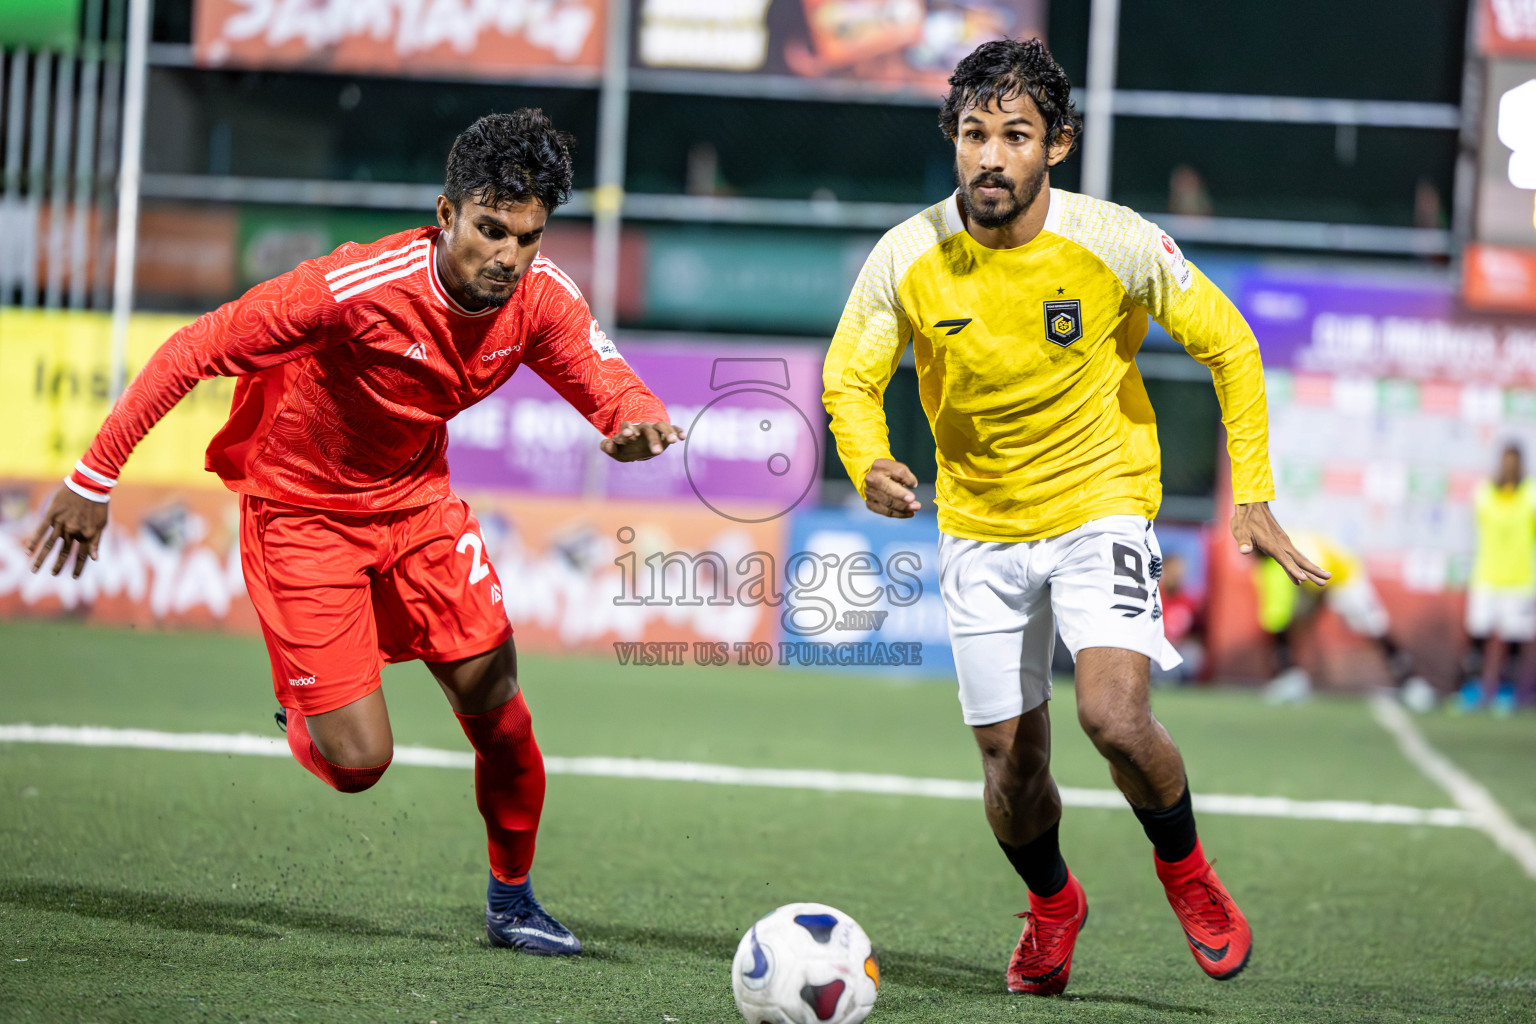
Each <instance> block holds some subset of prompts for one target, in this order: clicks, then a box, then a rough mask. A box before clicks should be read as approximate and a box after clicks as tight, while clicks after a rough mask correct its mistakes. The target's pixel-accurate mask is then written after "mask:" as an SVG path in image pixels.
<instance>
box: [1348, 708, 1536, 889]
mask: <svg viewBox="0 0 1536 1024" xmlns="http://www.w3.org/2000/svg"><path fill="white" fill-rule="evenodd" d="M1371 713H1372V714H1373V715H1374V716H1375V718H1376V721H1377V722H1378V723H1380V724H1381V727H1382V728H1383V729H1385V730H1387V732H1389V733H1391V734H1392V738H1393V739H1395V740H1397V745H1398V747H1399V749H1401V750H1402V752H1403V756H1404V757H1406V758H1407V759H1408V761H1409V762H1410V763H1411V764H1412V765H1413V766H1414V767H1415V768H1417V769H1418V770H1419V771H1421V772H1423V773H1424V775H1425V776H1426V777H1427V778H1428V779H1429V780H1430V781H1431V782H1433V783H1434V784H1435V785H1437V786H1439V787H1440V788H1441V789H1443V790H1445V791H1446V793H1448V794H1449V795H1450V798H1451V800H1452V801H1453V802H1454V803H1455V804H1456V806H1457V807H1459V808H1461V810H1462V811H1463V812H1464V813H1465V815H1466V817H1467V823H1468V824H1470V825H1471V826H1472V827H1473V828H1476V829H1480V830H1481V831H1483V832H1485V833H1487V834H1488V836H1489V838H1491V839H1492V840H1493V841H1494V843H1495V844H1497V846H1498V847H1499V849H1501V850H1503V851H1504V852H1505V853H1507V854H1509V855H1510V856H1511V857H1513V858H1514V859H1515V863H1516V864H1519V865H1520V868H1521V870H1523V871H1524V872H1525V873H1526V874H1527V875H1528V876H1530V877H1531V878H1536V837H1533V836H1532V835H1531V834H1530V833H1529V832H1527V831H1526V830H1525V829H1523V828H1521V827H1520V826H1519V825H1517V824H1515V822H1514V819H1513V818H1511V817H1510V816H1509V813H1508V812H1507V811H1505V810H1504V808H1503V807H1501V806H1500V805H1499V802H1498V801H1497V800H1495V799H1494V798H1493V794H1492V793H1490V792H1488V790H1487V789H1485V788H1484V787H1483V784H1482V783H1480V782H1478V781H1477V780H1476V779H1474V778H1472V776H1470V775H1468V774H1467V773H1466V772H1464V771H1462V770H1461V769H1460V768H1458V767H1457V766H1456V765H1455V764H1454V763H1452V761H1451V760H1450V759H1449V758H1448V757H1446V756H1445V755H1444V754H1442V753H1440V751H1438V750H1436V749H1435V748H1434V747H1432V746H1430V745H1429V741H1428V740H1426V739H1425V738H1424V734H1423V733H1421V732H1420V731H1419V727H1418V726H1416V725H1414V724H1413V719H1411V718H1409V717H1408V712H1406V711H1404V710H1403V709H1402V707H1401V706H1399V705H1398V703H1397V702H1396V701H1394V700H1391V699H1390V698H1387V697H1383V696H1377V697H1373V698H1372V699H1371Z"/></svg>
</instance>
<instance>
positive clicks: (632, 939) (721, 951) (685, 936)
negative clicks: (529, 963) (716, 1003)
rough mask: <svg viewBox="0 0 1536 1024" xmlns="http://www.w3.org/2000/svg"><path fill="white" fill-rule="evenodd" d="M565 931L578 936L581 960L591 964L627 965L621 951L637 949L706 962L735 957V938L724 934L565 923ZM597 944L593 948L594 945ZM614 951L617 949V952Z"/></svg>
mask: <svg viewBox="0 0 1536 1024" xmlns="http://www.w3.org/2000/svg"><path fill="white" fill-rule="evenodd" d="M566 924H567V927H569V928H570V929H571V930H572V931H573V932H575V933H576V934H577V935H578V936H580V938H581V941H582V943H583V946H584V949H583V952H582V956H584V957H589V958H591V959H593V960H612V961H614V962H616V963H630V962H633V961H634V960H635V957H633V956H630V955H629V954H628V952H626V950H625V949H624V948H623V947H628V946H636V947H642V948H650V949H656V948H661V949H667V950H671V951H672V952H675V953H687V954H688V955H690V956H696V957H701V958H704V959H708V960H720V961H723V962H724V963H730V962H731V958H732V957H733V956H735V954H736V943H737V941H738V937H737V936H733V935H728V934H725V933H710V932H699V931H674V930H668V929H665V928H655V927H645V926H637V925H623V924H611V923H599V922H596V921H588V920H584V919H583V920H576V919H567V921H566ZM593 943H596V946H594V945H593ZM616 947H617V948H616Z"/></svg>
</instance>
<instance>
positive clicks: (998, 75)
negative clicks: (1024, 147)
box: [939, 39, 1083, 153]
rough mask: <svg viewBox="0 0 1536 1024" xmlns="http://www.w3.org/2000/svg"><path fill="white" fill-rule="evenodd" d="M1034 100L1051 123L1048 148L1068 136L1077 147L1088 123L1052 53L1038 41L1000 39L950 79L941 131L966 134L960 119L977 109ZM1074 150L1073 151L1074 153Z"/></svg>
mask: <svg viewBox="0 0 1536 1024" xmlns="http://www.w3.org/2000/svg"><path fill="white" fill-rule="evenodd" d="M1016 96H1028V97H1029V98H1030V99H1032V100H1034V101H1035V106H1036V107H1038V108H1039V110H1040V116H1041V117H1043V118H1044V119H1045V143H1046V145H1047V146H1053V145H1055V144H1056V142H1057V141H1058V140H1059V139H1060V138H1061V135H1062V133H1063V132H1065V133H1067V135H1069V136H1070V137H1071V140H1072V148H1073V149H1075V148H1076V147H1077V143H1078V140H1079V139H1081V138H1082V135H1083V119H1082V118H1081V117H1079V116H1078V113H1077V108H1076V107H1075V106H1073V104H1072V83H1071V82H1070V81H1068V80H1067V73H1066V72H1065V71H1063V70H1061V65H1060V64H1057V63H1056V58H1055V57H1052V56H1051V51H1050V50H1047V49H1046V48H1045V44H1044V43H1042V42H1041V41H1040V40H1038V39H1030V40H1028V41H1025V42H1020V41H1018V40H1016V39H996V40H993V41H992V42H990V43H982V44H981V45H980V46H978V47H976V49H974V50H972V51H971V52H970V54H969V55H967V56H966V58H965V59H964V60H962V61H961V62H960V63H959V64H957V65H955V73H954V74H952V75H950V76H949V95H947V96H945V97H944V106H943V107H941V108H940V110H939V130H940V131H942V132H943V133H944V135H945V136H946V137H947V138H950V139H954V138H955V137H957V136H958V135H959V134H960V115H961V114H962V113H963V112H964V111H966V110H967V109H969V108H971V107H985V106H988V105H989V104H991V103H993V102H995V101H997V100H1005V99H1011V98H1013V97H1016ZM1071 151H1072V150H1071V149H1068V150H1067V152H1069V153H1070V152H1071Z"/></svg>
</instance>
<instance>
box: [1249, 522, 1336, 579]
mask: <svg viewBox="0 0 1536 1024" xmlns="http://www.w3.org/2000/svg"><path fill="white" fill-rule="evenodd" d="M1232 537H1233V539H1234V540H1236V541H1237V550H1239V551H1241V552H1242V553H1243V554H1245V555H1247V554H1251V553H1253V552H1254V551H1255V550H1257V551H1258V552H1259V553H1261V554H1265V555H1268V556H1269V557H1270V558H1273V559H1274V560H1275V561H1276V562H1279V563H1280V567H1281V568H1282V569H1284V570H1285V572H1286V574H1287V575H1288V576H1290V578H1291V582H1292V583H1296V584H1298V585H1299V584H1302V583H1316V584H1317V585H1318V586H1322V585H1323V584H1324V583H1327V582H1328V580H1329V578H1330V577H1331V575H1332V574H1331V573H1327V572H1324V571H1323V570H1322V569H1320V568H1318V567H1317V566H1316V565H1314V564H1312V560H1311V559H1310V558H1308V557H1307V556H1306V555H1304V554H1302V553H1301V552H1300V551H1298V550H1297V549H1296V545H1295V544H1292V543H1291V538H1290V537H1288V536H1286V533H1285V531H1284V530H1282V529H1281V528H1280V524H1279V523H1277V522H1275V516H1274V513H1272V512H1270V510H1269V503H1268V502H1266V501H1255V502H1253V503H1251V504H1248V505H1238V506H1237V507H1236V509H1234V510H1233V512H1232Z"/></svg>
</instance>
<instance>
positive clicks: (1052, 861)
mask: <svg viewBox="0 0 1536 1024" xmlns="http://www.w3.org/2000/svg"><path fill="white" fill-rule="evenodd" d="M1060 830H1061V822H1059V821H1058V822H1057V823H1056V824H1054V825H1052V826H1051V827H1050V828H1048V829H1046V830H1045V831H1044V832H1042V833H1040V834H1039V835H1038V836H1036V837H1035V838H1033V839H1031V840H1030V841H1029V842H1027V843H1025V844H1024V845H1023V846H1012V845H1010V844H1008V843H1005V842H1003V841H1002V840H1001V839H999V840H998V841H997V845H998V846H1001V847H1002V848H1003V853H1004V854H1005V855H1006V856H1007V857H1008V863H1010V864H1012V865H1013V870H1015V871H1017V872H1018V873H1019V877H1020V878H1022V879H1024V884H1025V885H1027V886H1029V891H1030V892H1032V893H1034V894H1035V895H1036V896H1039V897H1041V898H1049V897H1051V896H1055V895H1056V894H1057V893H1059V892H1061V890H1062V889H1064V888H1066V885H1067V862H1066V861H1064V860H1062V859H1061V841H1060Z"/></svg>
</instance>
